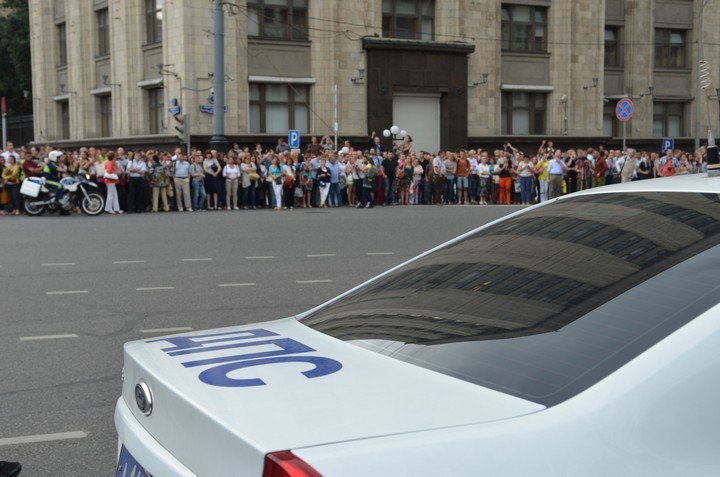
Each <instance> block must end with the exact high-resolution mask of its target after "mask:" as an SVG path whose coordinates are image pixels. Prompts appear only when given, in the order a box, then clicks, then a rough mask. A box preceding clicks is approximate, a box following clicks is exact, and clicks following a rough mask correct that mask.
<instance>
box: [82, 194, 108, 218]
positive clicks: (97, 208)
mask: <svg viewBox="0 0 720 477" xmlns="http://www.w3.org/2000/svg"><path fill="white" fill-rule="evenodd" d="M80 208H81V209H82V211H83V212H84V213H85V214H87V215H100V214H102V213H103V210H104V209H105V199H104V198H103V196H102V195H100V194H98V193H95V192H91V193H89V194H88V195H87V197H83V200H82V202H81V203H80Z"/></svg>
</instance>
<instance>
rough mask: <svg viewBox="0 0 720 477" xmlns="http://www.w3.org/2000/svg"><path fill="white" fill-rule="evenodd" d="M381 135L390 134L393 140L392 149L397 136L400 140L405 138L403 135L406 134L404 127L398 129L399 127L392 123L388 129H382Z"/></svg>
mask: <svg viewBox="0 0 720 477" xmlns="http://www.w3.org/2000/svg"><path fill="white" fill-rule="evenodd" d="M383 136H385V137H390V136H392V142H393V149H394V148H395V142H397V140H398V136H399V137H400V140H403V139H405V136H407V131H405V130H404V129H400V127H398V126H395V125H393V126H392V127H391V128H390V129H385V130H384V131H383Z"/></svg>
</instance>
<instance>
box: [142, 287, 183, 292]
mask: <svg viewBox="0 0 720 477" xmlns="http://www.w3.org/2000/svg"><path fill="white" fill-rule="evenodd" d="M174 289H175V287H144V288H136V289H135V291H155V290H174Z"/></svg>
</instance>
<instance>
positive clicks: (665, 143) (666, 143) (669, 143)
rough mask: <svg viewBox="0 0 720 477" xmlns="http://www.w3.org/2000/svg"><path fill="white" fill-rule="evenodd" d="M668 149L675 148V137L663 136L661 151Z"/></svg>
mask: <svg viewBox="0 0 720 477" xmlns="http://www.w3.org/2000/svg"><path fill="white" fill-rule="evenodd" d="M670 149H675V139H670V138H665V139H663V140H662V152H668V150H670Z"/></svg>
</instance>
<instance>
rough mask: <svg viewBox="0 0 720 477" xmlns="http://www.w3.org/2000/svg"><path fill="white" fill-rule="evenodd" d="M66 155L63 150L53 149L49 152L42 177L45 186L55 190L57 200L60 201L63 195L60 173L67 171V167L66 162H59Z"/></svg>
mask: <svg viewBox="0 0 720 477" xmlns="http://www.w3.org/2000/svg"><path fill="white" fill-rule="evenodd" d="M64 155H65V153H63V152H62V151H52V152H50V154H48V160H47V162H46V163H45V166H44V167H43V171H42V177H43V179H45V187H47V188H48V189H50V190H54V191H55V200H56V201H59V200H60V198H61V197H62V193H63V186H62V184H61V183H60V173H61V172H65V171H66V170H67V168H66V167H65V165H64V164H58V161H59V159H60V158H62V157H63V156H64Z"/></svg>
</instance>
